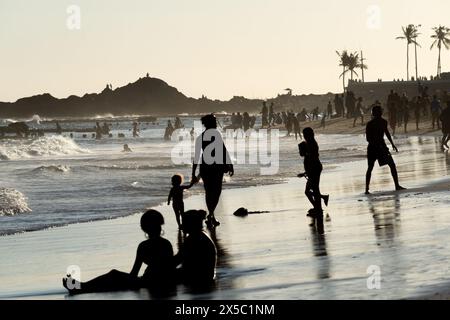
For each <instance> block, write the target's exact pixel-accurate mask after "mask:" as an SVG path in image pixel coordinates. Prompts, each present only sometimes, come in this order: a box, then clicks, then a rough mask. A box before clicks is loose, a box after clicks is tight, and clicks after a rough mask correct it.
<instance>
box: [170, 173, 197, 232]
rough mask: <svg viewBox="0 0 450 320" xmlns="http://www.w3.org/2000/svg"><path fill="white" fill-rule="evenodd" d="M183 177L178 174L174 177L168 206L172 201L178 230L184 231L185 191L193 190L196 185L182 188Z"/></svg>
mask: <svg viewBox="0 0 450 320" xmlns="http://www.w3.org/2000/svg"><path fill="white" fill-rule="evenodd" d="M182 183H183V177H182V176H181V175H179V174H176V175H174V176H173V177H172V189H170V193H169V199H168V200H167V204H168V205H170V200H172V208H173V211H174V212H175V218H176V219H177V223H178V228H179V229H182V228H183V225H182V216H183V213H184V202H183V191H184V190H187V189H189V188H191V187H192V186H193V185H194V183H193V182H191V184H189V185H188V186H182V185H181V184H182Z"/></svg>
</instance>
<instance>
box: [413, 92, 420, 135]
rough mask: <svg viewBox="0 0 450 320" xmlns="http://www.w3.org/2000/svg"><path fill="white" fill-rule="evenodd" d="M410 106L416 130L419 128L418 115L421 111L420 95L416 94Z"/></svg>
mask: <svg viewBox="0 0 450 320" xmlns="http://www.w3.org/2000/svg"><path fill="white" fill-rule="evenodd" d="M412 108H413V109H414V119H415V120H416V130H420V129H419V123H420V115H421V111H422V97H421V96H418V97H416V98H415V99H414V100H413V103H412Z"/></svg>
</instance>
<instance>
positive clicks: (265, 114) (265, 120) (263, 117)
mask: <svg viewBox="0 0 450 320" xmlns="http://www.w3.org/2000/svg"><path fill="white" fill-rule="evenodd" d="M268 113H269V111H268V110H267V105H266V102H265V101H263V107H262V110H261V123H262V127H263V128H264V127H267V126H268V125H269V123H268Z"/></svg>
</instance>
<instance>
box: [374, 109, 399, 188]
mask: <svg viewBox="0 0 450 320" xmlns="http://www.w3.org/2000/svg"><path fill="white" fill-rule="evenodd" d="M382 116H383V108H382V107H381V105H380V103H379V102H378V101H377V103H376V104H375V105H374V106H373V107H372V120H370V121H369V122H368V123H367V125H366V139H367V142H368V143H369V145H368V147H367V164H368V168H367V173H366V194H370V192H369V185H370V179H371V176H372V170H373V167H374V165H375V161H377V160H378V164H379V165H380V166H384V165H389V168H390V169H391V174H392V178H393V179H394V184H395V190H403V189H405V188H403V187H402V186H401V185H400V184H399V182H398V173H397V167H396V166H395V162H394V159H393V158H392V156H391V153H390V152H389V148H388V147H387V146H386V143H385V142H384V135H386V137H387V138H388V140H389V142H390V143H391V145H392V148H393V149H394V151H395V152H398V149H397V147H396V146H395V144H394V141H393V140H392V137H391V134H390V133H389V129H388V122H387V121H386V120H385V119H383V117H382Z"/></svg>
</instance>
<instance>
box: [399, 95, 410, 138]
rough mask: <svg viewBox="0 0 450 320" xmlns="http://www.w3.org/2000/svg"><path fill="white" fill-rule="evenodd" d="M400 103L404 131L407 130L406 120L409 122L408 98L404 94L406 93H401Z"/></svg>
mask: <svg viewBox="0 0 450 320" xmlns="http://www.w3.org/2000/svg"><path fill="white" fill-rule="evenodd" d="M401 105H402V117H403V126H404V128H405V133H407V132H408V122H409V107H410V103H409V99H408V97H407V96H406V93H403V96H402V99H401Z"/></svg>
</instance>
